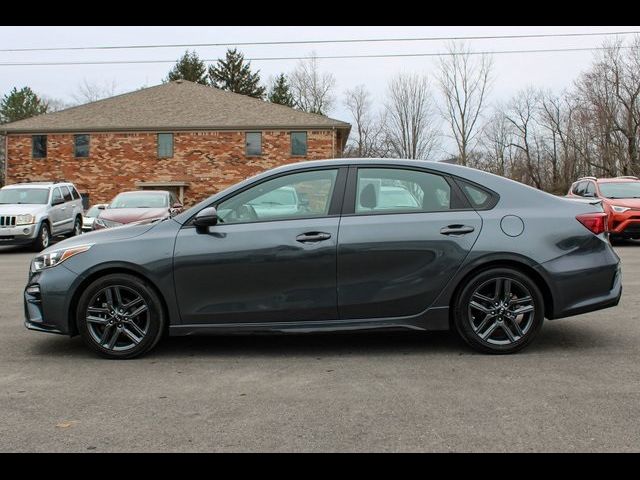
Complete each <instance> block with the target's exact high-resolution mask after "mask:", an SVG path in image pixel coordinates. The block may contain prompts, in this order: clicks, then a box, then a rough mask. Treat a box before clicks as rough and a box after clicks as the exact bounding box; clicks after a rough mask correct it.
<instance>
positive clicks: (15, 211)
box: [0, 203, 47, 215]
mask: <svg viewBox="0 0 640 480" xmlns="http://www.w3.org/2000/svg"><path fill="white" fill-rule="evenodd" d="M46 209H47V206H46V205H27V204H23V203H3V204H2V205H0V215H24V214H25V213H31V214H33V215H36V214H38V213H40V212H43V211H45V210H46Z"/></svg>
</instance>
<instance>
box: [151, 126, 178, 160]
mask: <svg viewBox="0 0 640 480" xmlns="http://www.w3.org/2000/svg"><path fill="white" fill-rule="evenodd" d="M160 135H171V155H160ZM174 155H175V135H174V133H173V132H158V133H156V156H157V157H158V158H159V159H160V158H173V157H174Z"/></svg>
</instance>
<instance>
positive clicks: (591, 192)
mask: <svg viewBox="0 0 640 480" xmlns="http://www.w3.org/2000/svg"><path fill="white" fill-rule="evenodd" d="M584 196H585V197H595V196H596V186H595V185H594V184H593V182H587V187H586V189H585V191H584Z"/></svg>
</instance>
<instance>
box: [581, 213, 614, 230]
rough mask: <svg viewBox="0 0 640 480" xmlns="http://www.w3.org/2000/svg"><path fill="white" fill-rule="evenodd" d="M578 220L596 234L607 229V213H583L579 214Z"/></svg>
mask: <svg viewBox="0 0 640 480" xmlns="http://www.w3.org/2000/svg"><path fill="white" fill-rule="evenodd" d="M576 220H578V221H579V222H580V223H581V224H582V225H584V226H585V227H587V228H588V229H589V230H591V231H592V232H593V233H595V234H596V235H599V234H601V233H604V232H606V231H607V214H606V213H583V214H582V215H578V216H577V217H576Z"/></svg>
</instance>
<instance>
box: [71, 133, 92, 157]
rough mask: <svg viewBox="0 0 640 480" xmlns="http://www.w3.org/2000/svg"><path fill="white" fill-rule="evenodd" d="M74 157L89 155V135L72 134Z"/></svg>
mask: <svg viewBox="0 0 640 480" xmlns="http://www.w3.org/2000/svg"><path fill="white" fill-rule="evenodd" d="M74 140H75V157H76V158H87V157H88V156H89V135H86V134H83V135H74Z"/></svg>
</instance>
